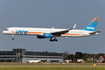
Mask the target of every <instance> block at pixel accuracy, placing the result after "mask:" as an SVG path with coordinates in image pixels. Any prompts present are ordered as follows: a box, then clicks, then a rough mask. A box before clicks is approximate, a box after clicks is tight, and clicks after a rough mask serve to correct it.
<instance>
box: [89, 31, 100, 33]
mask: <svg viewBox="0 0 105 70" xmlns="http://www.w3.org/2000/svg"><path fill="white" fill-rule="evenodd" d="M100 32H101V31H96V32H92V33H89V34H98V33H100Z"/></svg>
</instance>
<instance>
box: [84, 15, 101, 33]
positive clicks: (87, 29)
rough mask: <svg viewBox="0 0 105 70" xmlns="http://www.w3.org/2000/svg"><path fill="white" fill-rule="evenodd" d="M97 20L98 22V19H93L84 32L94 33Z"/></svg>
mask: <svg viewBox="0 0 105 70" xmlns="http://www.w3.org/2000/svg"><path fill="white" fill-rule="evenodd" d="M98 20H99V17H95V18H94V19H93V20H92V21H91V22H90V23H89V25H88V26H87V27H86V28H85V29H84V30H86V31H95V29H96V26H97V23H98Z"/></svg>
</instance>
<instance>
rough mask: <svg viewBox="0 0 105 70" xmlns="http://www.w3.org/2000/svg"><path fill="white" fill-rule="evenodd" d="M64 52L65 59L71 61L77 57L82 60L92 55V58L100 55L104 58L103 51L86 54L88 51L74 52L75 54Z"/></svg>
mask: <svg viewBox="0 0 105 70" xmlns="http://www.w3.org/2000/svg"><path fill="white" fill-rule="evenodd" d="M65 54H66V60H72V62H76V60H77V59H83V60H84V61H87V59H88V58H89V57H93V60H95V59H97V60H98V59H99V57H100V56H103V57H104V58H105V54H104V53H99V54H88V53H81V52H76V53H75V54H68V53H65Z"/></svg>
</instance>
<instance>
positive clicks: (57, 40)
mask: <svg viewBox="0 0 105 70" xmlns="http://www.w3.org/2000/svg"><path fill="white" fill-rule="evenodd" d="M49 41H51V42H53V41H56V42H57V41H58V39H56V37H55V38H54V39H52V38H51V39H50V40H49Z"/></svg>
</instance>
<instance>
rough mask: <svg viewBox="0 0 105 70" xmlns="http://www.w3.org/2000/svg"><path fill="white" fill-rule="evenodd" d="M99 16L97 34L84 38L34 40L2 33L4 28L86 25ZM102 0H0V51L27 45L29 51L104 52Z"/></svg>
mask: <svg viewBox="0 0 105 70" xmlns="http://www.w3.org/2000/svg"><path fill="white" fill-rule="evenodd" d="M95 17H100V20H99V23H98V26H97V29H96V30H97V31H102V32H101V33H100V34H98V35H94V36H90V37H83V38H58V39H59V41H58V42H49V39H42V40H40V39H37V37H36V36H15V40H14V41H12V39H11V38H12V37H11V36H9V35H4V34H2V31H3V30H4V29H5V28H7V27H14V26H15V27H18V26H19V27H48V28H51V27H55V28H72V27H73V25H74V24H75V23H77V27H76V28H77V29H83V28H85V27H86V26H87V25H88V24H89V22H90V21H91V20H92V19H93V18H95ZM104 31H105V0H0V32H1V33H0V50H9V49H13V48H26V49H27V50H29V51H31V50H32V51H46V50H47V51H49V52H64V51H69V52H70V53H73V54H74V53H75V52H77V51H80V52H83V53H95V54H96V53H105V32H104Z"/></svg>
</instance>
